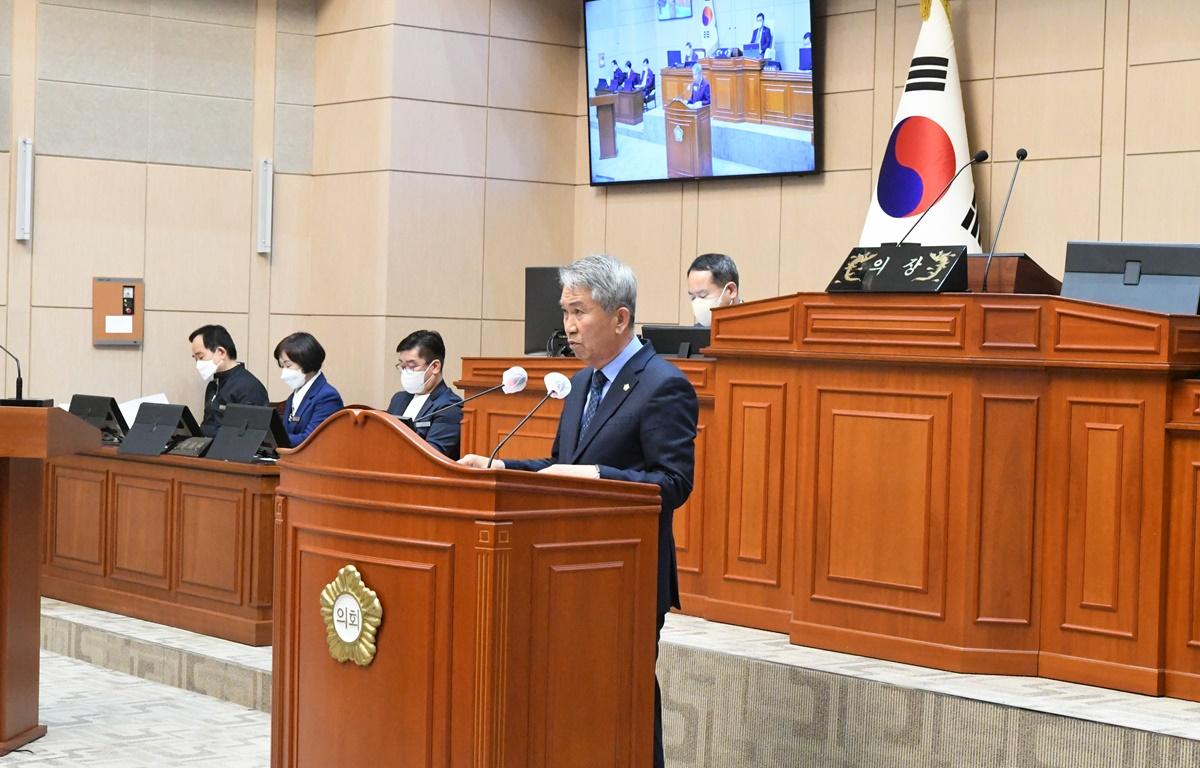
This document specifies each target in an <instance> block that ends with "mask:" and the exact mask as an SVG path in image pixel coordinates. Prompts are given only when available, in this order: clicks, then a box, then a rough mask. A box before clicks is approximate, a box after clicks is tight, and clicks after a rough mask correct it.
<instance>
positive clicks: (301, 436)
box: [283, 373, 342, 445]
mask: <svg viewBox="0 0 1200 768" xmlns="http://www.w3.org/2000/svg"><path fill="white" fill-rule="evenodd" d="M295 396H296V393H295V392H293V393H292V394H290V395H288V399H287V402H285V403H284V404H283V428H284V429H285V430H286V431H287V433H288V437H289V438H291V441H292V445H299V444H300V443H302V442H303V441H304V440H305V439H306V438H307V437H308V436H309V435H311V434H312V431H313V430H314V429H316V428H317V427H319V426H321V422H323V421H325V419H328V418H329V417H330V416H332V415H333V414H335V413H337V412H338V411H340V410H341V409H342V396H341V395H339V394H338V391H337V390H336V389H334V388H333V385H332V384H330V383H329V382H328V381H327V380H326V379H325V374H323V373H318V374H317V375H316V377H314V378H313V382H312V386H311V387H309V388H308V392H307V393H305V395H304V399H303V400H301V401H300V412H299V413H297V414H296V420H295V421H292V398H294V397H295Z"/></svg>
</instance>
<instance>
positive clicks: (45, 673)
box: [0, 651, 271, 768]
mask: <svg viewBox="0 0 1200 768" xmlns="http://www.w3.org/2000/svg"><path fill="white" fill-rule="evenodd" d="M41 722H42V724H44V725H46V726H47V727H48V728H49V731H48V733H47V734H46V735H45V736H43V737H42V738H40V739H38V740H37V741H34V742H31V743H30V744H27V745H26V746H25V747H24V748H22V750H21V751H18V752H12V753H9V754H8V755H7V756H5V757H3V758H0V765H2V766H4V768H8V767H9V766H55V768H76V767H78V768H161V767H163V766H187V768H201V767H202V766H203V767H205V768H257V767H258V766H267V765H268V764H269V763H270V753H271V716H270V715H268V714H266V713H264V712H258V711H255V710H252V709H246V708H245V707H240V706H238V705H236V704H229V703H226V702H223V701H218V700H216V699H213V698H210V697H208V696H202V695H200V694H198V693H189V692H187V691H182V690H179V689H178V688H172V687H170V686H167V685H161V684H159V683H152V682H149V681H147V680H142V679H139V678H136V677H131V676H130V675H124V674H121V673H119V672H112V671H110V670H107V669H101V668H100V667H95V666H92V665H90V664H85V663H84V662H81V661H75V660H74V659H69V658H67V657H65V656H58V655H56V654H53V653H49V652H46V651H43V652H42V685H41Z"/></svg>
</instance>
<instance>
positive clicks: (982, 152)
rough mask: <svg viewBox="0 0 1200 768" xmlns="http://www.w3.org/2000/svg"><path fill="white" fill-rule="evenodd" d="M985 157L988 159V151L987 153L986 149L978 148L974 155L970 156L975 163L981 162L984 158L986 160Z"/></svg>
mask: <svg viewBox="0 0 1200 768" xmlns="http://www.w3.org/2000/svg"><path fill="white" fill-rule="evenodd" d="M987 159H988V153H987V150H986V149H981V150H979V151H978V152H976V153H975V156H974V157H973V158H971V160H972V162H976V163H982V162H983V161H984V160H987Z"/></svg>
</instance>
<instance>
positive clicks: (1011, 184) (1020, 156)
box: [979, 147, 1029, 293]
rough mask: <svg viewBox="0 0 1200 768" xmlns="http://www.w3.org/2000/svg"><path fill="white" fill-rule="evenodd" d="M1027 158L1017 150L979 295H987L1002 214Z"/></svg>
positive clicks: (1026, 155) (1005, 211) (1006, 207)
mask: <svg viewBox="0 0 1200 768" xmlns="http://www.w3.org/2000/svg"><path fill="white" fill-rule="evenodd" d="M1027 157H1029V153H1028V152H1026V151H1025V147H1021V148H1020V149H1018V150H1017V164H1016V166H1014V167H1013V175H1012V181H1010V182H1008V195H1006V196H1005V198H1004V207H1003V208H1001V209H1000V221H998V222H996V233H995V234H994V235H992V247H991V248H990V249H989V250H988V255H987V261H986V262H984V264H983V284H982V285H981V286H980V290H979V292H980V293H987V279H988V270H990V269H991V268H992V257H993V256H995V255H996V242H997V241H998V240H999V239H1000V228H1001V227H1003V226H1004V214H1006V213H1008V201H1009V200H1011V199H1012V191H1013V187H1015V186H1016V185H1017V171H1019V170H1021V161H1022V160H1024V159H1025V158H1027Z"/></svg>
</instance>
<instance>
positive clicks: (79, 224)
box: [33, 157, 146, 307]
mask: <svg viewBox="0 0 1200 768" xmlns="http://www.w3.org/2000/svg"><path fill="white" fill-rule="evenodd" d="M35 175H36V177H37V185H36V186H35V187H34V219H35V221H36V222H37V238H36V239H35V240H34V242H33V252H34V258H33V303H34V305H41V306H52V307H90V306H92V278H93V277H141V276H142V267H143V265H144V263H145V245H146V166H144V165H142V164H140V163H138V164H135V163H117V162H111V161H105V160H76V159H72V158H60V157H39V158H38V159H37V169H36V173H35Z"/></svg>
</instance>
